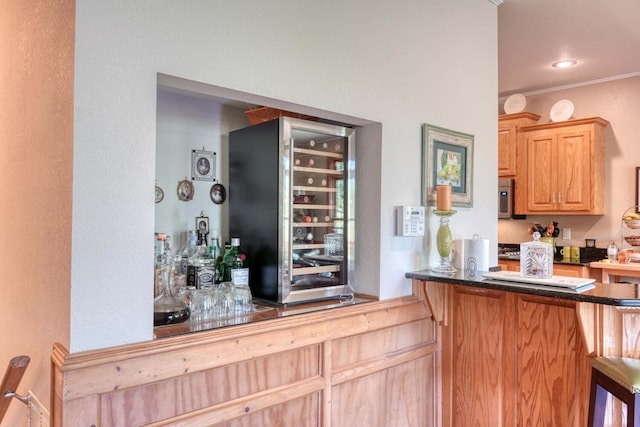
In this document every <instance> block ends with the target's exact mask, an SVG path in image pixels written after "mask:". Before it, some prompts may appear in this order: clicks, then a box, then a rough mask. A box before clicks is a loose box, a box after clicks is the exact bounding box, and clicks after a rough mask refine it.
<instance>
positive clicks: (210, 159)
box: [191, 149, 216, 181]
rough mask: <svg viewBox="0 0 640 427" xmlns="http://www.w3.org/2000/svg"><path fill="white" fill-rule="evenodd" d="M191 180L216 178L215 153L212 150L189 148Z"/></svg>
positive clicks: (212, 179) (213, 179) (211, 179)
mask: <svg viewBox="0 0 640 427" xmlns="http://www.w3.org/2000/svg"><path fill="white" fill-rule="evenodd" d="M191 180H193V181H215V180H216V153H215V152H214V151H205V150H204V149H202V150H191Z"/></svg>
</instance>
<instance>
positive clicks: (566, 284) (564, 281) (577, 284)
mask: <svg viewBox="0 0 640 427" xmlns="http://www.w3.org/2000/svg"><path fill="white" fill-rule="evenodd" d="M483 276H484V277H486V278H487V279H495V280H506V281H507V282H516V283H526V284H529V285H538V286H551V287H554V288H561V289H570V290H573V291H576V292H579V291H582V290H586V289H593V288H594V287H595V286H594V285H593V282H595V281H596V280H595V279H585V278H582V277H567V276H551V277H550V278H548V279H536V278H530V277H522V276H521V275H520V274H518V273H517V272H515V271H492V272H488V273H484V274H483Z"/></svg>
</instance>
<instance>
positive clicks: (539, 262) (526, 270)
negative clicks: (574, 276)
mask: <svg viewBox="0 0 640 427" xmlns="http://www.w3.org/2000/svg"><path fill="white" fill-rule="evenodd" d="M520 274H521V275H522V277H530V278H537V279H550V278H551V276H553V246H552V245H551V244H549V243H545V242H542V241H540V233H538V232H537V231H536V232H535V233H533V241H531V242H524V243H522V244H520Z"/></svg>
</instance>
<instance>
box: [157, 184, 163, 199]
mask: <svg viewBox="0 0 640 427" xmlns="http://www.w3.org/2000/svg"><path fill="white" fill-rule="evenodd" d="M162 200H164V190H162V188H160V186H158V184H156V203H160V202H161V201H162Z"/></svg>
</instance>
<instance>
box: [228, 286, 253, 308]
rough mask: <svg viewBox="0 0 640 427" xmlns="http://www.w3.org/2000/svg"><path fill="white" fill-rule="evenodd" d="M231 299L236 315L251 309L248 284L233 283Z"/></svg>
mask: <svg viewBox="0 0 640 427" xmlns="http://www.w3.org/2000/svg"><path fill="white" fill-rule="evenodd" d="M233 299H234V305H235V312H236V314H237V315H243V314H246V313H249V312H251V311H253V304H252V301H251V289H250V288H249V286H248V285H235V286H234V287H233Z"/></svg>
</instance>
